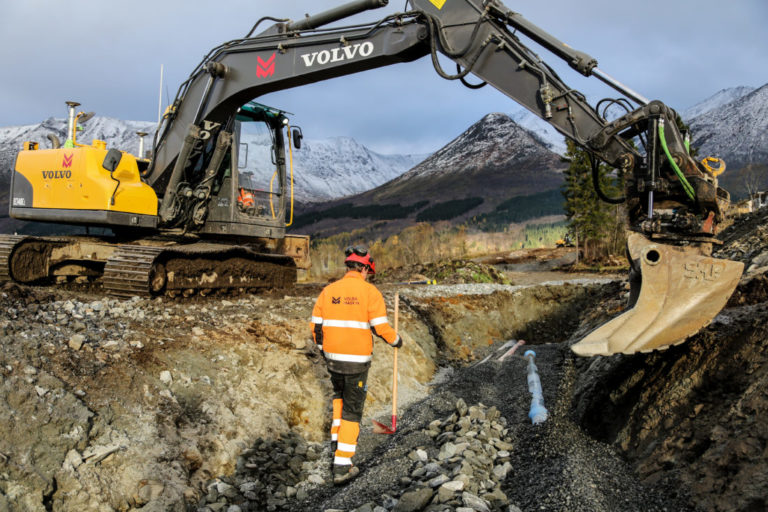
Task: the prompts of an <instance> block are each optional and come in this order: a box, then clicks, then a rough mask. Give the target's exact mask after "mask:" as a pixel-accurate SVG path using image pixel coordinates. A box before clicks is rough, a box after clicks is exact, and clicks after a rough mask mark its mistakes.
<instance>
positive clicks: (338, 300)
mask: <svg viewBox="0 0 768 512" xmlns="http://www.w3.org/2000/svg"><path fill="white" fill-rule="evenodd" d="M331 304H341V297H331Z"/></svg>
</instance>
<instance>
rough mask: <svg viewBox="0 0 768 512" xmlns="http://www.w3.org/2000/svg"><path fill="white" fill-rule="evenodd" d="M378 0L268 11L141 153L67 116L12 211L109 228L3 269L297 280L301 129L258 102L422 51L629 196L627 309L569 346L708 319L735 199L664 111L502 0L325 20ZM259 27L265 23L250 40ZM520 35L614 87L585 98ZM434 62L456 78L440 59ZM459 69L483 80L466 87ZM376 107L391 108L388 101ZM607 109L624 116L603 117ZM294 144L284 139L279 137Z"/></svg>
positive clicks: (646, 342) (188, 93) (174, 282)
mask: <svg viewBox="0 0 768 512" xmlns="http://www.w3.org/2000/svg"><path fill="white" fill-rule="evenodd" d="M386 4H387V0H355V1H352V2H350V3H347V4H344V5H341V6H339V7H336V8H334V9H331V10H328V11H325V12H322V13H320V14H317V15H314V16H307V17H305V18H302V19H300V20H298V21H292V20H290V19H280V18H273V17H264V18H262V19H261V20H260V21H259V22H258V23H256V25H254V27H253V28H252V29H251V31H250V32H249V33H248V34H246V36H245V37H242V38H240V39H235V40H233V41H229V42H226V43H224V44H221V45H220V46H218V47H216V48H214V49H212V50H211V51H210V52H209V53H208V55H206V57H205V58H204V59H203V60H202V62H200V64H199V65H198V66H197V67H196V68H195V69H194V71H193V72H192V74H191V75H190V77H189V78H188V79H187V80H186V81H185V82H184V83H183V84H182V85H181V86H180V87H179V90H178V92H177V95H176V97H175V100H174V102H173V103H172V105H171V106H170V107H169V109H168V111H167V113H166V115H165V116H164V118H163V121H162V123H161V125H160V126H159V128H158V130H157V132H156V134H155V137H154V140H153V144H152V150H151V157H150V158H149V159H145V158H143V156H144V155H137V156H134V155H130V154H128V153H126V152H123V151H119V150H118V149H115V148H111V149H107V148H106V147H105V145H104V144H103V143H102V142H99V141H93V143H92V144H90V145H88V146H81V145H79V144H77V143H76V142H75V133H76V124H77V122H76V119H75V118H76V117H77V114H75V112H74V110H72V111H71V114H70V137H69V139H71V143H68V144H65V147H55V148H51V149H41V148H40V146H39V144H38V143H37V142H28V143H26V144H25V147H24V149H23V150H22V151H21V152H20V153H19V155H18V158H17V160H16V163H15V167H14V172H13V178H12V179H13V182H12V191H11V207H10V213H11V216H12V217H15V218H18V219H25V220H40V221H53V222H66V223H78V224H84V225H86V226H106V227H109V228H111V229H112V231H113V232H114V233H115V235H114V237H112V238H108V239H107V238H88V237H13V236H6V237H3V238H2V239H0V279H3V278H5V279H14V280H17V281H22V282H38V281H41V280H45V279H51V278H53V277H56V276H58V277H59V278H67V276H72V275H75V276H77V275H83V274H88V275H97V276H98V275H100V276H101V279H102V280H103V282H104V287H105V288H106V289H108V290H110V291H112V292H115V293H124V294H135V293H142V294H156V293H169V292H170V293H208V292H210V291H211V290H217V289H230V288H251V287H256V286H259V285H260V283H267V284H269V283H271V284H272V285H275V284H281V283H285V282H287V281H290V280H291V279H292V278H293V277H294V276H295V272H296V268H298V267H300V266H301V265H305V264H306V263H302V262H304V261H306V257H307V254H306V253H307V240H306V238H302V237H291V236H288V235H286V234H285V227H286V217H288V218H289V219H290V216H291V213H290V207H289V203H290V194H289V193H288V178H287V177H288V175H289V174H290V165H286V160H290V155H291V151H292V147H298V146H300V141H301V132H300V130H297V129H293V128H291V127H290V126H289V122H288V118H287V117H286V115H285V113H284V112H282V111H280V110H277V109H272V108H269V107H265V106H263V105H260V104H258V103H255V102H254V99H256V98H259V97H260V96H262V95H264V94H267V93H271V92H275V91H279V90H283V89H288V88H293V87H298V86H301V85H304V84H309V83H313V82H319V81H322V80H327V79H331V78H335V77H342V76H346V75H352V74H355V73H359V72H363V71H366V70H369V69H373V68H377V67H383V66H389V65H393V64H397V63H400V62H408V61H413V60H416V59H420V58H423V57H427V58H428V59H429V61H430V62H431V64H432V65H433V67H434V69H435V71H436V72H437V73H438V74H439V75H440V76H441V77H443V78H445V79H448V80H456V81H459V82H461V83H462V84H464V85H465V86H467V87H470V88H473V89H474V88H479V87H483V86H485V85H491V86H492V87H495V88H496V89H498V90H499V91H500V92H502V93H503V94H505V95H506V96H508V97H509V98H511V99H513V100H515V101H516V102H518V103H519V104H521V105H523V106H524V107H525V108H527V109H528V110H530V111H531V112H533V113H534V114H536V115H537V116H539V117H541V118H542V119H544V120H545V121H547V122H549V123H550V124H551V125H552V126H553V127H554V128H555V129H557V130H558V131H559V132H560V133H562V134H563V135H565V136H566V137H569V138H570V139H572V140H573V141H575V142H576V143H577V144H579V145H580V146H582V147H583V148H585V149H586V150H587V152H588V153H589V155H590V156H591V158H592V164H593V177H594V178H595V180H594V182H595V185H596V191H597V194H598V195H599V196H600V197H601V199H603V200H605V201H608V202H611V203H620V202H621V203H626V208H627V211H628V214H629V215H628V217H629V225H628V228H629V230H630V231H631V234H630V236H629V243H628V250H629V254H630V259H631V266H632V268H633V274H632V277H631V279H630V282H631V283H632V285H633V290H632V297H633V300H634V304H633V306H634V307H632V308H631V309H629V310H628V311H626V312H625V313H624V314H622V315H620V316H618V317H617V318H615V319H613V320H612V321H610V322H608V323H607V324H605V325H603V326H601V327H600V328H598V329H596V330H595V331H594V332H592V333H591V334H590V335H588V336H587V337H586V338H585V339H584V340H582V341H580V342H579V343H577V344H575V345H573V347H572V349H573V351H574V352H576V353H577V354H580V355H598V354H603V355H609V354H615V353H634V352H638V351H649V350H655V349H662V348H666V347H668V346H670V345H673V344H676V343H680V342H682V341H684V340H685V339H686V338H687V337H688V336H690V335H692V334H694V333H695V332H697V331H698V330H699V329H701V328H702V327H703V326H705V325H706V324H707V323H709V322H710V321H711V320H712V318H714V316H715V315H716V314H717V313H718V312H719V311H720V309H721V308H722V307H723V306H724V305H725V303H726V301H727V299H728V297H729V296H730V295H731V294H732V293H733V290H734V289H735V286H736V284H737V282H738V279H739V276H740V275H741V272H742V264H741V263H738V262H733V261H728V260H721V259H715V258H712V257H711V256H710V254H711V249H712V245H713V244H717V243H719V242H718V240H717V238H716V233H717V228H718V226H719V224H720V223H721V222H722V221H723V219H724V211H725V208H726V206H727V205H728V203H729V194H728V193H727V192H726V191H725V190H723V189H722V188H720V187H719V186H718V181H717V176H716V174H715V173H713V172H712V171H711V167H710V166H705V165H704V164H702V163H701V162H698V161H696V160H694V158H693V157H692V156H691V154H690V151H689V147H688V142H687V137H686V134H684V133H683V132H682V131H681V130H680V129H679V128H678V126H677V123H676V119H677V114H676V112H675V111H674V110H672V109H671V108H669V107H667V106H666V105H664V104H663V103H661V102H659V101H650V100H648V99H646V98H645V97H643V96H642V95H640V94H639V93H637V92H635V91H633V90H632V89H630V88H628V87H627V86H625V85H623V84H622V83H621V82H619V81H618V80H616V79H614V78H613V77H611V76H610V75H608V74H607V73H605V72H604V71H602V70H601V69H600V68H598V67H597V61H596V60H595V59H594V58H592V57H591V56H589V55H588V54H586V53H584V52H580V51H578V50H575V49H573V48H571V47H570V46H568V45H566V44H564V43H563V42H562V41H559V40H558V39H557V38H555V37H554V36H552V35H551V34H548V33H547V32H545V31H544V30H542V29H541V28H539V27H538V26H536V25H534V24H533V23H531V22H530V21H528V20H526V19H525V18H524V17H523V16H521V15H520V14H519V13H516V12H514V11H512V10H510V9H509V8H507V7H506V6H505V5H504V4H502V3H501V2H500V1H498V0H409V1H408V2H407V7H408V10H407V11H406V12H404V13H397V14H393V15H391V16H387V17H385V18H383V19H381V20H378V21H376V22H374V23H368V24H356V25H351V26H347V27H332V28H329V27H327V25H328V24H330V23H333V22H336V21H338V20H342V19H345V18H347V17H349V16H352V15H355V14H357V13H360V12H363V11H366V10H369V9H375V8H379V7H383V6H385V5H386ZM267 20H269V21H271V22H273V23H272V24H271V25H270V26H268V27H267V28H266V29H264V30H262V31H261V32H257V29H258V27H259V25H260V24H261V23H262V22H264V21H267ZM526 40H530V41H533V42H535V43H537V44H539V45H541V46H542V47H544V48H545V49H546V50H548V51H550V52H551V53H553V54H554V55H555V56H556V57H558V58H561V59H563V60H565V61H566V62H567V63H568V64H569V65H570V67H571V68H573V69H574V70H575V71H576V72H578V73H580V74H582V75H584V76H587V77H595V78H597V79H599V80H601V81H603V82H604V83H606V84H607V85H608V86H610V87H612V88H613V89H615V90H616V91H617V92H618V93H619V97H617V98H606V99H604V100H601V101H600V102H598V103H597V104H596V105H595V106H594V107H593V106H591V105H590V104H589V103H588V102H587V101H586V98H585V97H584V95H583V94H581V93H579V92H578V91H576V90H574V89H572V88H571V87H569V86H567V85H566V84H565V83H564V82H563V81H562V80H561V78H560V77H559V76H558V75H557V73H555V72H554V71H553V70H552V68H551V67H550V66H549V65H548V64H547V63H546V62H544V61H543V60H541V58H540V57H539V56H538V55H537V54H536V53H535V52H533V51H532V50H531V49H530V47H529V46H527V45H526V44H525V42H524V41H526ZM441 55H442V56H443V57H444V58H447V59H449V60H452V61H453V62H454V63H455V65H456V69H455V71H447V70H445V69H444V68H443V64H442V63H441V60H440V58H439V56H441ZM470 74H471V75H473V76H474V77H475V78H476V79H479V80H480V82H479V83H478V82H475V83H470V82H469V81H468V80H467V79H468V77H469V75H470ZM404 80H407V77H404ZM376 101H391V102H392V103H393V106H395V105H396V97H395V96H393V98H392V99H388V98H376ZM609 107H615V108H621V109H623V110H624V112H625V114H624V115H622V116H621V117H618V118H616V119H612V120H609V119H607V116H606V112H607V110H608V108H609ZM247 123H261V125H263V129H264V133H266V134H267V137H265V139H266V140H269V141H271V142H270V150H269V152H268V154H267V155H262V156H261V158H260V159H259V160H261V161H262V162H261V164H260V165H259V166H257V167H258V169H259V171H258V172H256V171H249V172H250V175H249V176H246V173H245V172H244V169H246V168H247V166H246V165H245V164H244V160H245V159H247V156H246V155H244V154H243V152H242V151H240V147H241V145H242V144H243V139H242V129H243V126H244V125H246V124H247ZM291 139H292V140H293V141H294V144H293V145H291V144H290V143H286V140H288V141H290V140H291ZM638 147H640V148H641V149H637V148H638ZM286 155H287V156H286ZM251 160H257V159H255V158H252V159H251ZM601 161H602V162H605V163H607V164H608V165H610V166H611V167H613V168H614V169H616V171H617V172H618V173H620V174H621V175H623V177H624V183H625V187H624V195H623V197H608V196H606V194H605V193H604V192H603V191H602V190H600V187H599V180H598V179H597V175H598V167H599V165H600V162H601ZM254 173H255V174H260V175H261V176H262V177H263V178H264V180H265V181H266V182H269V185H268V186H252V184H251V183H250V180H249V179H246V178H250V177H251V176H252V175H254Z"/></svg>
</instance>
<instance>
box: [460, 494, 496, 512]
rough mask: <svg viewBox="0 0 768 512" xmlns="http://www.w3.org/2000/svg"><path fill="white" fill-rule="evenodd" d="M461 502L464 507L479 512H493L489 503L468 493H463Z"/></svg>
mask: <svg viewBox="0 0 768 512" xmlns="http://www.w3.org/2000/svg"><path fill="white" fill-rule="evenodd" d="M461 501H462V502H463V503H464V505H466V506H467V507H469V508H471V509H472V510H475V511H477V512H491V506H490V504H489V503H488V502H487V501H485V500H484V499H483V498H481V497H479V496H475V495H474V494H471V493H468V492H466V491H465V492H464V493H462V495H461Z"/></svg>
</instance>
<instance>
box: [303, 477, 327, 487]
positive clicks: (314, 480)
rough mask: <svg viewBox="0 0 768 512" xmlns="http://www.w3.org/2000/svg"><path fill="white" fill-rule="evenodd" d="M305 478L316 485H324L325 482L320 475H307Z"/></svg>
mask: <svg viewBox="0 0 768 512" xmlns="http://www.w3.org/2000/svg"><path fill="white" fill-rule="evenodd" d="M307 480H309V481H310V482H311V483H313V484H316V485H324V484H325V480H324V479H323V477H321V476H320V475H309V477H307Z"/></svg>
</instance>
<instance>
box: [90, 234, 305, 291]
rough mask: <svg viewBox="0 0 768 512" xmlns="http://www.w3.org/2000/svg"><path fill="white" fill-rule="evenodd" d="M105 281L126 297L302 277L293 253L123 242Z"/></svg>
mask: <svg viewBox="0 0 768 512" xmlns="http://www.w3.org/2000/svg"><path fill="white" fill-rule="evenodd" d="M102 282H103V286H104V289H105V291H107V292H108V293H110V294H112V295H119V296H123V297H131V296H134V295H138V296H150V295H160V294H166V295H169V296H171V297H175V296H177V295H183V296H190V295H194V294H200V295H207V294H210V293H213V292H218V291H229V290H252V289H255V288H269V287H272V288H285V287H290V286H293V284H294V283H295V282H296V267H295V264H294V262H293V259H292V258H291V257H289V256H282V255H275V254H264V253H258V252H255V251H253V250H250V249H248V248H246V247H243V246H226V245H225V246H222V245H220V244H210V243H195V244H189V245H171V246H151V245H138V244H136V245H134V244H123V245H120V246H119V248H118V249H117V250H116V251H115V253H114V254H113V255H112V256H111V257H110V258H109V259H108V260H107V263H106V265H105V267H104V275H103V277H102Z"/></svg>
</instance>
